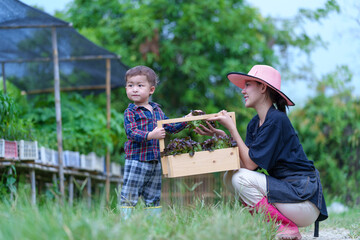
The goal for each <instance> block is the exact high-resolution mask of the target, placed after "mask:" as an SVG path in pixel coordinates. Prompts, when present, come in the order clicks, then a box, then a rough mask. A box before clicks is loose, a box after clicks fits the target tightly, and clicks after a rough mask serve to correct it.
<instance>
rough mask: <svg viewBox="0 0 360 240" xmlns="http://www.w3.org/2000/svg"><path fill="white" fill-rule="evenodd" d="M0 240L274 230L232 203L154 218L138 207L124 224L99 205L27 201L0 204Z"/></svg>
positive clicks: (246, 234)
mask: <svg viewBox="0 0 360 240" xmlns="http://www.w3.org/2000/svg"><path fill="white" fill-rule="evenodd" d="M0 226H1V227H0V239H132V240H133V239H142V240H143V239H179V240H180V239H239V237H240V238H241V239H272V238H273V237H274V234H275V230H274V227H273V226H272V225H271V224H266V223H265V222H264V221H263V219H262V218H261V217H260V216H259V215H257V216H254V217H252V216H251V215H250V214H249V212H248V211H247V210H246V209H244V208H243V207H242V206H240V205H238V204H237V203H235V204H230V203H219V204H217V205H211V206H208V205H205V204H204V203H203V202H201V201H200V200H199V201H197V203H196V204H195V205H194V206H189V207H180V206H175V205H173V206H167V207H164V209H163V211H162V213H161V215H160V216H152V215H150V214H149V213H148V212H145V211H144V210H143V208H142V206H141V205H140V206H139V207H137V208H136V209H135V211H134V213H133V214H132V215H131V217H130V218H129V219H127V220H126V221H125V220H124V219H123V218H122V217H121V215H120V213H119V212H118V211H117V210H116V209H107V208H105V207H103V204H101V202H99V203H97V204H94V206H93V207H92V208H91V209H89V208H88V207H87V205H86V203H85V202H84V203H83V202H77V203H76V205H75V206H74V207H70V206H67V205H64V206H61V205H59V204H58V203H56V202H55V201H47V202H45V203H43V204H41V205H40V206H32V205H31V204H30V201H29V199H27V198H26V197H24V196H22V197H19V196H18V197H16V198H15V200H13V201H8V200H6V199H5V198H3V200H2V201H1V202H0Z"/></svg>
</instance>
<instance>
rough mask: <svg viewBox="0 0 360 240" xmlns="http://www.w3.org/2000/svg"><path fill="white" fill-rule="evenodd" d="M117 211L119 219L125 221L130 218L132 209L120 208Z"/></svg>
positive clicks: (127, 207)
mask: <svg viewBox="0 0 360 240" xmlns="http://www.w3.org/2000/svg"><path fill="white" fill-rule="evenodd" d="M119 210H120V215H121V217H122V218H123V219H124V220H127V219H128V218H129V217H130V215H131V213H132V211H133V210H134V207H132V206H120V207H119Z"/></svg>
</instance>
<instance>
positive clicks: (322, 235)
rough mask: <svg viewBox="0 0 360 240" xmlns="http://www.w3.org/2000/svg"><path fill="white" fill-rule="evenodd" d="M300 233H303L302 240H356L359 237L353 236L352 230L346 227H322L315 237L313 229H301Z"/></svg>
mask: <svg viewBox="0 0 360 240" xmlns="http://www.w3.org/2000/svg"><path fill="white" fill-rule="evenodd" d="M300 233H301V235H302V240H340V239H341V240H343V239H345V240H354V239H357V240H359V238H351V235H350V231H349V230H347V229H344V228H336V229H334V228H327V229H320V232H319V237H317V238H315V237H314V232H313V231H306V232H303V231H301V229H300Z"/></svg>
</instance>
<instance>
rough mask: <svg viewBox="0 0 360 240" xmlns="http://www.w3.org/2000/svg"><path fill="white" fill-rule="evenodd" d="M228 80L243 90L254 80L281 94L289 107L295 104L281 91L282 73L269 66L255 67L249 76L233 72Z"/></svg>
mask: <svg viewBox="0 0 360 240" xmlns="http://www.w3.org/2000/svg"><path fill="white" fill-rule="evenodd" d="M227 78H228V79H229V80H230V81H231V82H232V83H233V84H235V85H236V86H238V87H239V88H241V89H244V88H245V81H246V80H252V81H257V82H260V83H263V84H265V85H267V86H269V87H270V88H272V89H274V90H275V91H276V92H277V93H279V94H280V95H281V96H282V97H283V98H284V99H285V100H286V102H287V105H288V106H294V105H295V103H294V102H293V101H291V100H290V98H288V97H287V96H286V95H285V94H284V93H283V92H282V91H281V90H280V89H281V76H280V73H279V72H278V71H277V70H276V69H275V68H273V67H270V66H267V65H255V66H253V67H252V68H251V70H250V72H249V73H248V74H244V73H239V72H231V73H228V74H227Z"/></svg>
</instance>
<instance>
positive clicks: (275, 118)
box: [266, 107, 291, 124]
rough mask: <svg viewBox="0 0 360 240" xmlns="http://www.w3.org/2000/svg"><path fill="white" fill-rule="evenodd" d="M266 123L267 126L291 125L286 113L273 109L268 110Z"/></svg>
mask: <svg viewBox="0 0 360 240" xmlns="http://www.w3.org/2000/svg"><path fill="white" fill-rule="evenodd" d="M266 122H267V123H268V124H291V123H290V120H289V117H288V116H287V115H286V113H284V112H281V111H279V110H277V109H276V108H273V107H272V108H270V109H269V111H268V113H267V115H266Z"/></svg>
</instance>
